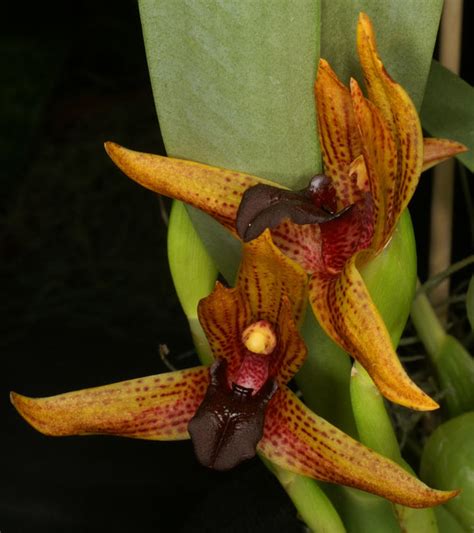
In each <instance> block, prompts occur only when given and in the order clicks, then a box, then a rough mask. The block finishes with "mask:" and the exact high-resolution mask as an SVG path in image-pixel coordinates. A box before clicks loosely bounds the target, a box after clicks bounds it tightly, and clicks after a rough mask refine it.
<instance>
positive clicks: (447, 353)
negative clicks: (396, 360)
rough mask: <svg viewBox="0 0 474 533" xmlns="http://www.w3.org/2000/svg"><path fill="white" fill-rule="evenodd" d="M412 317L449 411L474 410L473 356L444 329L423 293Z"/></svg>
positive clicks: (414, 304) (462, 411)
mask: <svg viewBox="0 0 474 533" xmlns="http://www.w3.org/2000/svg"><path fill="white" fill-rule="evenodd" d="M411 319H412V321H413V324H414V326H415V329H416V331H417V333H418V336H419V338H420V340H421V342H422V343H423V345H424V346H425V348H426V352H427V353H428V356H429V358H430V361H431V363H432V365H433V366H434V368H435V370H436V374H437V377H438V381H439V384H440V387H441V392H442V393H443V401H444V402H445V404H446V407H447V409H448V411H449V414H450V415H451V416H452V417H453V416H457V415H459V414H462V413H466V412H468V411H472V410H474V386H473V383H474V359H473V358H472V356H471V355H470V354H469V353H468V352H467V350H466V349H465V348H464V346H463V345H462V344H461V343H460V342H459V341H458V340H457V339H455V338H454V337H452V336H451V335H448V334H447V333H446V332H445V330H444V328H443V326H442V325H441V322H440V321H439V319H438V317H437V315H436V313H435V312H434V309H433V307H432V305H431V303H430V301H429V300H428V297H427V296H426V294H425V293H423V292H421V293H419V294H418V295H417V297H416V298H415V300H414V302H413V305H412V308H411Z"/></svg>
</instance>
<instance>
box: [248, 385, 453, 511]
mask: <svg viewBox="0 0 474 533" xmlns="http://www.w3.org/2000/svg"><path fill="white" fill-rule="evenodd" d="M258 448H259V450H260V451H261V452H262V453H263V454H264V455H265V457H267V458H268V459H270V461H272V462H274V463H276V464H277V465H278V466H281V467H282V468H286V469H288V470H290V471H292V472H296V473H298V474H301V475H305V476H310V477H313V478H315V479H319V480H322V481H328V482H330V483H339V484H342V485H347V486H350V487H355V488H358V489H361V490H365V491H367V492H372V493H373V494H377V495H379V496H382V497H384V498H387V499H389V500H391V501H393V502H395V503H400V504H402V505H406V506H408V507H415V508H416V507H431V506H434V505H439V504H441V503H444V502H445V501H447V500H449V499H451V498H453V497H454V496H456V495H457V494H458V491H455V490H454V491H439V490H434V489H431V488H430V487H428V486H427V485H425V484H424V483H422V482H421V481H419V480H418V479H416V478H415V477H414V476H412V475H410V474H409V473H408V472H407V471H406V470H404V469H403V468H401V467H400V466H399V465H397V464H396V463H394V462H393V461H391V460H390V459H387V458H385V457H383V456H381V455H379V454H378V453H376V452H374V451H373V450H370V449H369V448H366V447H365V446H363V445H362V444H360V443H359V442H357V441H355V440H354V439H352V438H351V437H349V436H348V435H346V434H345V433H343V432H342V431H340V430H339V429H337V428H336V427H335V426H333V425H331V424H330V423H329V422H326V421H325V420H324V419H322V418H320V417H319V416H317V415H316V414H314V413H313V412H312V411H310V410H309V409H308V408H307V407H306V406H305V405H304V404H303V403H302V402H301V401H300V400H298V398H297V397H296V396H295V395H294V394H293V393H292V392H291V391H290V390H289V389H287V388H284V389H280V390H279V391H278V392H277V393H276V395H275V397H274V398H273V399H272V401H271V402H270V405H269V407H268V409H267V413H266V416H265V428H264V435H263V438H262V440H261V441H260V443H259V445H258Z"/></svg>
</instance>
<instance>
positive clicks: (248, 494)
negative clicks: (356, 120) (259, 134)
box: [0, 0, 473, 533]
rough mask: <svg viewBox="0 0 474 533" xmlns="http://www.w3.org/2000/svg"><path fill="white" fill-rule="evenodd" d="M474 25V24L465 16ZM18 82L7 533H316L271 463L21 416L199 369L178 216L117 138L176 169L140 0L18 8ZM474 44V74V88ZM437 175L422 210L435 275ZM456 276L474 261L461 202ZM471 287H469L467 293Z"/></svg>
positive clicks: (8, 82) (6, 256) (10, 178)
mask: <svg viewBox="0 0 474 533" xmlns="http://www.w3.org/2000/svg"><path fill="white" fill-rule="evenodd" d="M465 4H466V5H465V16H464V20H465V21H468V20H470V17H472V3H470V2H465ZM0 25H1V26H2V31H1V32H0V42H1V43H2V45H1V61H2V62H3V65H2V68H1V76H2V84H1V86H0V94H1V98H2V111H1V113H2V121H1V123H2V136H1V139H0V142H1V149H0V159H1V165H0V168H1V169H2V170H1V172H2V182H1V184H2V187H1V197H2V204H1V211H0V214H1V225H0V254H1V262H0V269H1V277H0V279H1V295H2V306H1V308H2V316H1V320H0V329H1V334H0V347H1V353H2V356H1V363H0V365H1V373H0V380H1V393H2V394H1V396H0V414H1V422H2V454H1V456H0V473H1V474H0V530H1V531H2V533H17V532H30V531H31V532H33V531H34V532H38V531H50V532H53V531H62V532H64V531H68V532H75V531H78V532H79V531H81V532H89V531H90V532H96V531H104V530H105V531H116V532H122V531H130V530H132V531H140V532H148V531H150V532H151V531H163V532H167V531H173V532H174V531H178V532H179V531H183V532H184V531H203V532H207V531H208V532H214V531H215V532H217V531H219V532H233V531H235V532H237V531H256V532H260V531H273V530H276V529H278V530H281V531H285V532H292V531H295V532H296V531H301V530H302V528H301V525H300V523H299V522H298V520H297V519H296V517H295V516H294V510H293V508H292V505H291V503H290V502H289V500H287V498H286V496H285V495H284V493H283V491H282V489H281V488H280V486H279V485H278V483H277V482H276V480H274V479H273V478H272V476H271V475H270V474H269V473H268V472H267V471H266V469H265V468H264V467H263V466H262V465H261V464H260V462H259V461H258V460H253V461H251V462H249V463H247V464H244V465H242V466H241V467H239V468H238V469H236V470H234V471H232V472H230V473H226V474H218V473H214V472H209V471H207V470H205V469H204V468H202V467H200V466H199V465H198V464H197V462H196V460H195V458H194V456H193V453H192V449H191V444H190V443H189V442H179V443H154V442H144V441H134V440H126V439H119V438H110V437H83V438H78V437H71V438H65V439H53V438H47V437H44V436H42V435H40V434H39V433H36V432H35V431H34V430H33V429H31V428H30V427H29V426H28V425H27V424H26V423H24V422H23V420H22V419H21V418H20V417H19V416H18V415H17V414H16V412H15V411H14V410H13V408H12V407H11V406H10V404H9V401H8V391H9V390H16V391H18V392H20V393H24V394H28V395H30V396H43V395H51V394H56V393H59V392H64V391H67V390H73V389H78V388H85V387H89V386H96V385H101V384H106V383H111V382H113V381H119V380H124V379H128V378H133V377H140V376H144V375H148V374H154V373H158V372H163V371H166V366H165V365H164V363H163V361H162V360H161V358H160V354H159V345H160V344H166V345H167V347H168V348H169V350H170V355H169V359H170V361H171V362H172V363H173V364H174V366H176V367H177V368H184V367H187V366H193V365H195V364H197V359H196V357H195V355H194V353H193V349H192V343H191V338H190V335H189V334H188V331H187V322H186V320H185V318H184V315H183V313H182V312H181V309H180V306H179V302H178V300H177V298H176V296H175V294H174V291H173V286H172V281H171V277H170V273H169V269H168V265H167V259H166V225H165V222H164V219H163V216H162V211H163V209H165V210H166V209H167V208H168V207H169V201H168V200H164V201H162V202H161V203H160V202H159V200H158V199H157V197H156V196H155V195H153V194H151V193H150V192H148V191H146V190H145V189H142V188H141V187H139V186H138V185H136V184H134V183H132V182H131V181H130V180H128V179H127V178H126V177H125V176H123V175H122V174H121V173H120V172H119V171H118V170H117V169H116V168H115V167H114V166H113V164H112V163H111V162H110V161H109V159H108V158H107V156H106V155H105V152H104V150H103V142H104V141H105V140H114V141H117V142H119V143H120V144H123V145H125V146H129V147H132V148H135V149H138V150H142V151H151V152H155V153H163V154H164V148H163V143H162V140H161V137H160V132H159V126H158V122H157V118H156V115H155V110H154V105H153V99H152V94H151V87H150V84H149V79H148V72H147V66H146V59H145V51H144V48H143V42H142V35H141V27H140V20H139V14H138V7H137V4H136V2H134V1H132V0H120V1H119V0H116V1H114V2H93V1H92V0H89V1H82V2H75V3H74V4H73V5H69V4H67V3H60V2H57V3H54V2H52V3H51V2H49V3H34V4H33V3H32V4H31V5H30V4H28V5H27V7H26V6H25V5H24V4H20V3H18V4H17V5H9V6H8V13H6V14H5V13H4V16H3V17H2V21H1V22H0ZM468 39H470V35H469V34H468V32H467V31H465V32H464V37H463V49H464V51H465V52H464V55H463V62H462V67H461V76H462V77H463V78H464V79H466V81H468V82H469V83H471V84H472V83H473V68H472V55H471V54H468V50H469V44H470V43H469V42H468ZM430 191H431V190H430V180H429V175H426V176H424V177H423V179H422V181H421V185H420V188H419V190H418V191H417V193H416V197H415V199H414V201H413V203H412V206H411V212H412V215H413V218H414V223H415V231H416V235H417V241H418V246H419V262H420V275H421V277H422V278H424V277H425V276H426V268H427V264H426V242H427V239H428V232H429V227H428V221H429V217H428V211H429V200H430ZM455 202H456V204H455V220H454V227H455V233H454V235H455V238H454V249H453V260H459V259H462V258H463V257H465V256H466V255H468V254H469V253H472V235H471V236H469V234H468V230H467V228H468V222H467V220H468V215H467V212H466V208H465V202H464V199H463V193H462V190H461V189H460V187H459V186H457V189H456V200H455ZM462 282H463V279H462V278H459V279H458V281H457V282H456V280H455V283H454V286H456V283H458V284H459V283H462Z"/></svg>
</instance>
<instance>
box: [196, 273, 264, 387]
mask: <svg viewBox="0 0 474 533" xmlns="http://www.w3.org/2000/svg"><path fill="white" fill-rule="evenodd" d="M198 315H199V322H200V323H201V326H202V328H203V330H204V333H205V334H206V337H207V340H208V341H209V345H210V347H211V350H212V354H213V356H214V358H215V359H225V360H226V361H227V373H228V377H229V386H231V384H232V383H231V382H232V379H234V381H235V378H233V376H236V375H237V374H238V371H239V368H240V366H241V365H242V362H243V359H244V356H245V354H246V349H245V347H244V345H243V343H242V338H241V336H242V333H243V332H244V330H245V328H246V327H247V326H249V325H250V324H252V322H255V320H256V319H255V316H254V314H253V312H252V309H251V306H250V304H249V302H248V301H247V299H246V298H245V294H244V293H243V291H242V290H241V289H240V288H239V287H238V286H237V287H236V288H235V289H227V288H225V287H224V286H223V285H221V284H220V283H219V282H217V283H216V287H215V289H214V290H213V292H212V293H211V294H210V295H209V296H207V297H206V298H204V299H202V300H201V301H200V302H199V305H198Z"/></svg>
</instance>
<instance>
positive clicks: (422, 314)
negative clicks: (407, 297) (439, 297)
mask: <svg viewBox="0 0 474 533" xmlns="http://www.w3.org/2000/svg"><path fill="white" fill-rule="evenodd" d="M411 319H412V321H413V325H414V326H415V329H416V331H417V333H418V337H419V338H420V340H421V342H422V343H423V345H424V347H425V348H426V351H427V352H428V355H429V356H430V358H431V360H432V361H433V362H435V361H436V359H437V357H438V354H439V351H440V348H441V346H442V344H443V342H444V340H445V338H446V332H445V331H444V328H443V326H442V325H441V322H440V321H439V319H438V317H437V316H436V313H435V312H434V309H433V307H432V305H431V303H430V301H429V300H428V297H427V296H426V294H425V293H423V292H421V293H418V295H417V296H416V298H415V299H414V301H413V304H412V307H411Z"/></svg>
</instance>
